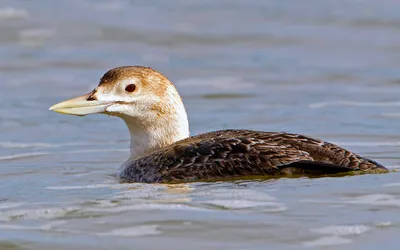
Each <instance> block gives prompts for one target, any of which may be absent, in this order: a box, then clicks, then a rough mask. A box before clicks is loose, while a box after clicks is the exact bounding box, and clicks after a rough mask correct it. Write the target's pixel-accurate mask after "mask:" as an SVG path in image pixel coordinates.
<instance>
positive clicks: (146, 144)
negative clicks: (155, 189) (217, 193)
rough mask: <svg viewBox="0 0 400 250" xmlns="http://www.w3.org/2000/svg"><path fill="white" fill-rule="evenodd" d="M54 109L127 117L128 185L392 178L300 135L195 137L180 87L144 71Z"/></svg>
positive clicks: (126, 70)
mask: <svg viewBox="0 0 400 250" xmlns="http://www.w3.org/2000/svg"><path fill="white" fill-rule="evenodd" d="M50 110H53V111H56V112H59V113H63V114H70V115H77V116H84V115H89V114H106V115H110V116H116V117H119V118H122V119H123V120H124V121H125V123H126V125H127V127H128V129H129V132H130V136H131V144H130V153H131V155H130V157H129V159H128V160H127V161H126V162H125V163H124V164H123V165H122V166H121V168H120V170H119V178H120V180H121V181H122V182H147V183H152V182H188V181H204V180H229V179H240V178H246V179H247V178H250V177H254V178H255V177H272V178H275V177H283V176H304V175H322V176H325V175H332V174H343V173H345V174H363V173H385V172H388V170H387V169H386V168H385V167H384V166H382V165H380V164H379V163H377V162H375V161H372V160H369V159H366V158H363V157H361V156H359V155H357V154H355V153H352V152H350V151H348V150H346V149H343V148H341V147H339V146H337V145H334V144H332V143H329V142H325V141H322V140H319V139H314V138H310V137H307V136H303V135H299V134H291V133H284V132H262V131H252V130H234V129H228V130H220V131H214V132H209V133H204V134H200V135H196V136H192V137H190V136H189V123H188V118H187V114H186V110H185V107H184V105H183V102H182V99H181V97H180V95H179V94H178V91H177V90H176V88H175V86H174V85H173V84H172V83H171V82H170V81H169V80H168V79H167V78H166V77H165V76H164V75H163V74H161V73H160V72H158V71H156V70H154V69H152V68H149V67H144V66H123V67H118V68H114V69H111V70H109V71H107V72H106V73H105V74H104V75H103V77H102V78H101V79H100V83H99V85H98V86H97V87H96V88H95V89H94V90H93V91H91V92H90V93H88V94H86V95H83V96H80V97H76V98H73V99H70V100H67V101H64V102H61V103H58V104H56V105H54V106H52V107H51V108H50Z"/></svg>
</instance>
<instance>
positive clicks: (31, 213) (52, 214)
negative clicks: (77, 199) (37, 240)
mask: <svg viewBox="0 0 400 250" xmlns="http://www.w3.org/2000/svg"><path fill="white" fill-rule="evenodd" d="M76 210H79V208H77V207H67V208H38V209H23V210H8V211H2V212H1V214H0V221H11V220H16V219H25V220H36V219H42V218H45V219H54V218H59V217H62V216H64V215H66V214H67V213H70V212H72V211H76Z"/></svg>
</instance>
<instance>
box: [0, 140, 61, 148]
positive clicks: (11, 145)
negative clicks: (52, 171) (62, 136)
mask: <svg viewBox="0 0 400 250" xmlns="http://www.w3.org/2000/svg"><path fill="white" fill-rule="evenodd" d="M0 147H2V148H52V147H58V145H53V144H48V143H40V142H37V143H16V142H8V141H0Z"/></svg>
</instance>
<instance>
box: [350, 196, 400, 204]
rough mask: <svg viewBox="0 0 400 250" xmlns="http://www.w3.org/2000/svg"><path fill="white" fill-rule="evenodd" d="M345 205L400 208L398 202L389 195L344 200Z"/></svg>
mask: <svg viewBox="0 0 400 250" xmlns="http://www.w3.org/2000/svg"><path fill="white" fill-rule="evenodd" d="M344 202H345V203H347V204H360V205H374V206H391V207H400V200H399V199H396V198H395V197H394V196H393V195H389V194H368V195H361V196H358V197H353V198H351V199H348V200H347V199H346V200H344Z"/></svg>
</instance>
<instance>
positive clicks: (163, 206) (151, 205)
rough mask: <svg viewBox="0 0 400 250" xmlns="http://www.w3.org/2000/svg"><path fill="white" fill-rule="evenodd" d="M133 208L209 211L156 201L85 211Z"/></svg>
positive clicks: (120, 210) (118, 210)
mask: <svg viewBox="0 0 400 250" xmlns="http://www.w3.org/2000/svg"><path fill="white" fill-rule="evenodd" d="M134 210H143V211H150V210H163V211H168V210H174V211H176V210H182V211H198V212H209V211H211V210H209V209H206V208H200V207H193V206H189V205H186V204H156V203H144V204H134V205H124V206H114V207H99V208H88V209H85V211H89V212H107V213H121V212H128V211H134Z"/></svg>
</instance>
